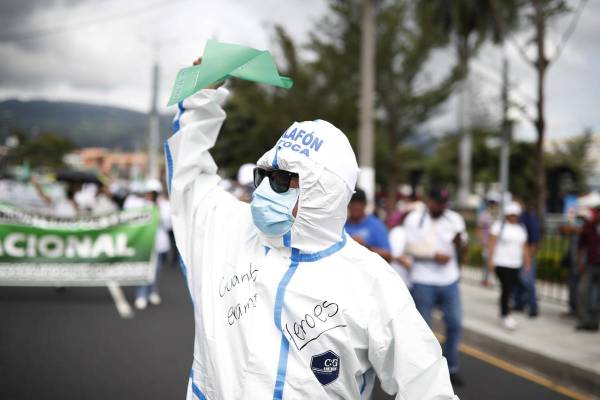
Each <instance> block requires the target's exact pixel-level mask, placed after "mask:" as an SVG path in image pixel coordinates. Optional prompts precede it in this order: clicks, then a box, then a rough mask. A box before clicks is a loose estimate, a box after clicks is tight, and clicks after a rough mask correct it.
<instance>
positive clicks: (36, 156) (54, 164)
mask: <svg viewBox="0 0 600 400" xmlns="http://www.w3.org/2000/svg"><path fill="white" fill-rule="evenodd" d="M74 149H75V145H74V144H73V142H72V141H71V140H69V139H66V138H64V137H62V136H60V135H58V134H55V133H50V132H46V133H42V134H40V135H38V136H36V137H35V138H32V139H28V140H27V139H25V140H23V141H22V142H21V144H20V145H19V146H18V147H17V148H16V149H14V150H13V153H12V155H11V159H12V161H13V162H14V163H16V164H21V163H23V162H28V163H29V164H30V165H31V166H32V167H34V168H35V167H49V168H60V167H62V166H64V163H63V157H64V156H65V154H67V153H69V152H71V151H73V150H74Z"/></svg>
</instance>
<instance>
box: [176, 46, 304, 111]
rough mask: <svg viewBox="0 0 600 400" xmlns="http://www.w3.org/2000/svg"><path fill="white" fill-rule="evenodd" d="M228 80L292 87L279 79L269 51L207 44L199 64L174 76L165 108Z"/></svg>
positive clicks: (283, 79)
mask: <svg viewBox="0 0 600 400" xmlns="http://www.w3.org/2000/svg"><path fill="white" fill-rule="evenodd" d="M231 77H235V78H239V79H245V80H248V81H253V82H259V83H265V84H267V85H272V86H277V87H281V88H285V89H289V88H291V87H292V85H293V81H292V79H291V78H288V77H286V76H280V75H279V73H278V72H277V66H276V65H275V61H274V60H273V56H272V55H271V53H269V52H268V51H264V50H257V49H253V48H251V47H246V46H240V45H237V44H230V43H220V42H217V41H214V40H209V41H208V42H207V43H206V48H205V49H204V55H203V56H202V64H200V65H195V66H192V67H186V68H183V69H181V70H180V71H179V72H178V73H177V77H176V78H175V84H174V85H173V90H172V92H171V97H170V98H169V103H168V104H167V105H169V106H171V105H173V104H176V103H178V102H180V101H181V100H183V99H185V98H186V97H188V96H191V95H192V94H194V93H196V92H197V91H199V90H200V89H204V88H205V87H207V86H209V85H211V84H213V83H216V82H220V81H223V80H225V79H227V78H231Z"/></svg>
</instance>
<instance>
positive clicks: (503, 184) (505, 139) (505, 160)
mask: <svg viewBox="0 0 600 400" xmlns="http://www.w3.org/2000/svg"><path fill="white" fill-rule="evenodd" d="M508 85H509V80H508V59H507V58H506V52H504V55H503V58H502V128H501V129H502V133H501V134H502V136H501V139H500V217H501V218H504V205H505V204H504V199H505V197H506V193H507V192H508V179H509V177H508V165H509V157H510V141H511V140H512V139H511V136H512V121H510V119H509V117H508V107H509V102H508Z"/></svg>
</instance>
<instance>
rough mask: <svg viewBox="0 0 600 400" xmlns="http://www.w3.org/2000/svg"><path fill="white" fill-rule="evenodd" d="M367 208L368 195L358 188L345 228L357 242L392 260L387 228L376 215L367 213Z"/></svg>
mask: <svg viewBox="0 0 600 400" xmlns="http://www.w3.org/2000/svg"><path fill="white" fill-rule="evenodd" d="M366 210H367V195H366V193H365V191H364V190H362V189H359V188H356V191H355V192H354V194H353V195H352V197H351V198H350V203H349V204H348V220H347V221H346V225H344V229H346V232H347V233H348V235H350V236H351V237H352V239H354V240H355V241H356V242H358V243H360V244H362V245H363V246H365V247H366V248H367V249H369V250H371V251H372V252H373V253H376V254H379V255H380V256H381V257H382V258H383V259H384V260H386V261H390V260H391V255H390V242H389V240H388V231H387V228H386V227H385V225H384V224H383V222H381V221H380V220H379V218H377V217H376V216H375V215H373V214H369V215H367V213H366Z"/></svg>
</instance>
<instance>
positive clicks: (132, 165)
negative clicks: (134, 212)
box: [65, 147, 148, 179]
mask: <svg viewBox="0 0 600 400" xmlns="http://www.w3.org/2000/svg"><path fill="white" fill-rule="evenodd" d="M65 163H67V164H68V165H69V166H71V167H72V168H74V169H85V170H96V171H98V172H100V173H102V174H104V175H108V176H111V177H113V178H122V179H135V178H138V177H140V176H145V175H146V174H147V169H148V154H147V153H144V152H132V153H126V152H119V151H111V150H109V149H105V148H102V147H87V148H83V149H80V150H77V151H76V152H73V153H71V154H69V155H67V156H66V157H65Z"/></svg>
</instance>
